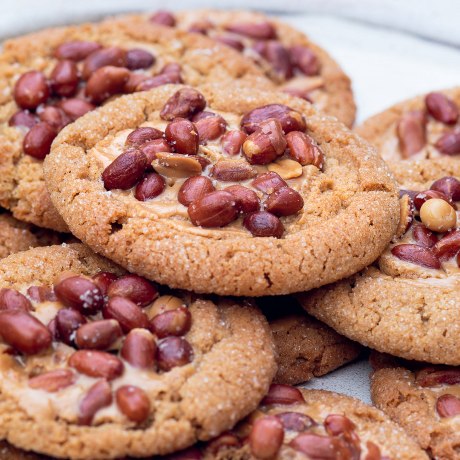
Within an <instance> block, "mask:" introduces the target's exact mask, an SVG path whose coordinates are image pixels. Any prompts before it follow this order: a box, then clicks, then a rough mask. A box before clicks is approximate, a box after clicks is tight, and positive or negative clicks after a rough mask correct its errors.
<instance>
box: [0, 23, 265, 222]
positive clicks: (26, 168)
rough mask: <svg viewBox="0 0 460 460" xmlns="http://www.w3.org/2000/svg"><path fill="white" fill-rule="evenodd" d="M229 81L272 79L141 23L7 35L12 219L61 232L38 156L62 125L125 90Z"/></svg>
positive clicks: (5, 178)
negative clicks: (10, 37)
mask: <svg viewBox="0 0 460 460" xmlns="http://www.w3.org/2000/svg"><path fill="white" fill-rule="evenodd" d="M229 80H231V81H237V82H240V83H244V84H248V85H253V86H254V87H261V88H263V87H266V88H267V87H271V86H272V85H271V83H270V81H269V80H268V79H266V78H265V77H264V76H263V73H262V71H261V70H260V69H259V68H258V67H257V66H256V65H255V64H253V63H252V62H251V61H250V60H248V59H245V58H244V57H242V56H241V55H240V54H239V53H238V52H236V51H234V50H231V49H229V48H228V47H226V46H224V45H220V44H218V43H216V42H214V41H212V40H210V39H208V38H206V37H204V36H198V35H195V34H187V33H184V32H181V31H179V30H175V29H171V30H164V28H162V27H159V26H158V27H155V26H153V25H148V24H145V25H142V24H138V25H129V24H101V25H90V24H85V25H81V26H75V27H65V28H58V29H48V30H44V31H42V32H38V33H34V34H31V35H26V36H23V37H20V38H15V39H12V40H8V41H6V42H5V43H4V45H3V53H2V54H1V55H0V143H1V144H2V146H3V147H2V149H3V150H2V155H3V161H2V163H1V164H0V177H1V180H0V205H1V206H3V207H5V208H7V209H9V210H11V212H12V213H13V215H14V217H16V218H17V219H19V220H23V221H27V222H32V223H34V224H36V225H39V226H41V227H46V228H51V229H54V230H58V231H67V230H68V229H67V226H66V225H65V223H64V222H63V221H62V219H61V218H60V216H59V214H58V213H57V212H56V210H55V209H54V207H53V206H52V204H51V202H50V200H49V196H48V193H47V191H46V188H45V185H44V181H43V174H42V163H43V158H44V157H45V156H46V154H47V153H48V152H49V149H50V145H51V143H52V141H53V139H54V138H55V137H56V135H57V133H58V132H59V131H60V130H61V129H62V128H63V127H64V126H65V125H67V124H68V123H70V122H72V121H74V120H75V119H76V118H78V117H79V116H81V115H82V114H84V113H86V112H87V111H89V110H91V109H94V107H95V106H98V105H101V104H102V103H104V102H105V101H106V100H107V99H110V98H113V97H114V96H116V95H119V94H123V93H126V92H133V91H143V90H146V89H149V88H153V87H156V86H159V85H162V84H165V83H181V82H186V83H188V84H203V83H207V82H216V83H223V82H225V81H229Z"/></svg>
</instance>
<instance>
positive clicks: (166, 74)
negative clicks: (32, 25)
mask: <svg viewBox="0 0 460 460" xmlns="http://www.w3.org/2000/svg"><path fill="white" fill-rule="evenodd" d="M53 58H54V59H55V60H56V61H57V62H56V64H55V66H54V68H53V70H52V71H51V74H50V75H48V76H47V75H45V74H44V73H43V72H41V71H38V70H30V71H28V72H26V73H24V74H22V75H21V76H20V77H19V79H18V80H17V82H16V83H15V86H14V90H13V96H14V100H15V102H16V104H17V105H18V106H19V108H20V110H19V111H18V112H16V113H15V114H14V115H13V116H12V117H11V118H10V120H9V124H10V126H18V127H24V128H26V129H28V132H27V134H26V136H25V137H24V140H23V150H24V152H25V153H26V154H27V155H30V156H32V157H34V158H37V159H40V160H42V159H44V158H45V156H46V155H47V154H48V153H49V151H50V148H51V144H52V142H53V140H54V139H55V137H56V136H57V134H58V133H59V131H60V130H61V129H63V128H64V127H65V126H66V125H68V124H69V123H72V122H73V121H75V120H76V119H77V118H79V117H81V116H83V115H84V114H85V113H87V112H89V111H90V110H93V109H94V108H96V106H98V105H101V104H103V103H104V102H105V101H106V100H107V99H109V98H110V97H112V96H115V95H120V94H126V93H133V92H136V91H146V90H148V89H151V88H155V87H157V86H161V85H165V84H168V83H181V82H182V78H181V67H180V66H179V65H178V64H175V63H172V64H167V65H165V66H164V67H163V68H162V69H161V70H160V72H159V73H158V74H157V75H155V76H152V75H151V71H150V72H148V69H149V68H150V67H152V65H153V64H154V63H155V56H154V55H153V54H152V53H150V52H149V51H146V50H144V49H140V48H134V49H128V50H124V49H122V48H119V47H115V46H112V47H103V46H102V45H100V44H99V43H96V42H86V41H70V42H65V43H63V44H61V45H60V46H58V47H57V48H56V49H55V51H54V56H53Z"/></svg>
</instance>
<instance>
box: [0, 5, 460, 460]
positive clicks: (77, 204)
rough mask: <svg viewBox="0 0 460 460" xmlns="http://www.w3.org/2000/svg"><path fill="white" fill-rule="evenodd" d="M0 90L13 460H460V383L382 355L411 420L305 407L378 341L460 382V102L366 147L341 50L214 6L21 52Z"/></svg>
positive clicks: (342, 407)
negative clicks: (317, 382)
mask: <svg viewBox="0 0 460 460" xmlns="http://www.w3.org/2000/svg"><path fill="white" fill-rule="evenodd" d="M0 74H1V78H0V107H1V109H0V145H1V147H0V148H1V156H2V162H1V163H0V171H1V173H2V174H1V177H2V180H1V182H0V205H1V206H3V208H5V211H4V212H5V214H4V215H2V216H0V217H4V220H1V221H0V231H1V232H2V235H3V234H4V235H5V236H2V237H1V239H0V243H1V247H0V256H2V257H5V258H3V259H2V260H0V373H1V379H0V439H2V440H4V441H3V444H2V447H1V448H0V459H2V460H7V459H8V460H9V459H11V460H14V459H36V460H37V459H46V458H70V459H82V460H97V459H107V460H108V459H121V458H123V459H125V458H169V459H170V460H172V459H176V460H179V459H181V460H193V459H206V460H207V459H215V458H217V459H222V460H231V459H280V460H281V459H299V460H300V459H313V460H316V459H318V460H319V459H338V460H346V459H363V460H379V459H380V460H384V459H393V460H394V459H404V460H405V459H414V460H415V459H423V458H428V456H427V454H426V453H425V450H426V451H428V453H429V454H430V455H434V456H435V457H437V458H445V459H450V458H455V456H456V455H457V454H456V453H455V452H456V441H455V440H454V437H453V436H452V432H454V431H455V425H454V424H455V423H456V422H457V423H458V420H457V419H455V415H457V414H459V413H460V407H459V406H460V400H459V399H457V396H456V395H455V390H456V389H455V388H454V387H452V386H449V387H447V386H446V385H454V384H457V383H459V384H460V378H459V376H460V372H457V370H456V369H451V368H449V369H448V368H437V367H430V368H429V369H428V368H426V366H425V367H422V366H421V365H419V364H417V365H413V364H409V363H408V364H406V365H407V366H408V367H409V368H410V370H405V369H402V368H398V369H394V367H395V366H397V365H398V364H395V361H394V359H393V358H386V357H384V356H383V355H374V359H373V362H374V364H375V368H376V369H377V371H376V374H375V376H374V378H373V382H372V384H373V394H374V398H375V403H376V404H377V405H378V406H379V407H380V408H381V409H383V410H384V411H386V412H387V413H388V415H389V417H388V416H386V415H384V413H383V412H381V411H380V410H378V409H376V408H374V407H370V406H367V405H365V404H363V403H360V402H359V401H356V400H354V399H352V398H349V397H347V396H344V395H338V394H334V393H330V392H325V391H314V390H299V389H297V388H295V387H293V386H290V385H295V384H299V383H301V382H305V381H307V380H309V379H311V378H312V377H317V376H320V375H324V374H326V373H328V372H330V371H332V370H334V369H336V368H337V367H339V366H341V365H343V364H345V363H347V362H349V361H351V360H353V359H355V358H357V357H358V355H359V354H360V353H361V351H362V347H361V345H360V344H363V345H366V346H370V347H372V348H374V349H376V350H378V351H379V352H383V353H390V354H392V355H396V356H399V357H401V358H406V359H417V360H421V361H427V362H430V363H435V364H449V365H457V364H459V363H460V360H459V359H458V355H459V354H458V353H457V349H456V346H455V338H456V332H457V329H458V324H457V323H458V321H457V318H456V315H455V311H456V307H458V306H459V305H460V294H459V292H460V291H459V289H458V287H459V279H460V278H459V268H458V267H459V264H460V260H459V259H460V256H459V250H460V243H459V242H460V238H459V235H460V230H459V229H458V227H459V225H460V224H459V222H460V220H459V217H458V214H457V211H456V209H457V204H459V201H460V182H459V181H458V179H457V178H456V177H455V176H458V175H459V174H460V172H459V169H460V168H459V165H460V162H459V161H458V160H456V159H455V155H457V154H459V153H460V134H459V133H460V129H459V128H458V106H457V103H458V102H459V101H460V92H458V91H451V92H441V93H431V94H430V95H428V96H427V97H426V98H419V99H416V100H413V101H409V102H406V103H403V104H401V105H399V106H397V107H395V108H391V109H389V110H388V111H387V112H385V113H383V114H381V115H378V116H377V117H374V118H372V119H370V120H369V121H367V122H366V123H364V124H363V125H362V126H361V127H359V128H358V129H357V131H358V132H359V134H356V133H354V132H352V131H351V130H350V127H351V126H352V124H353V121H354V116H355V105H354V102H353V97H352V92H351V87H350V81H349V79H348V78H347V76H346V75H345V74H344V73H343V72H342V70H341V69H340V67H339V66H338V65H337V64H336V63H335V62H334V60H333V59H332V58H331V57H330V56H329V55H328V54H327V53H326V52H325V51H324V50H322V49H321V48H319V47H318V46H317V45H315V44H314V43H312V42H311V41H310V40H309V39H308V38H307V37H306V36H305V35H303V34H302V33H300V32H298V31H296V30H294V29H292V28H291V27H290V26H288V25H286V24H283V23H281V22H279V21H278V20H275V19H273V18H268V17H266V16H264V15H262V14H259V13H253V12H225V11H208V10H206V11H185V12H181V13H177V14H172V13H168V12H165V11H160V12H157V13H155V14H147V15H131V16H125V17H118V18H108V19H106V20H105V21H103V22H101V23H98V24H84V25H80V26H73V27H66V28H60V29H52V30H45V31H42V32H38V33H35V34H31V35H27V36H24V37H20V38H16V39H12V40H9V41H7V42H6V43H5V44H4V47H3V53H2V55H1V56H0ZM365 139H367V140H365ZM372 144H374V145H375V146H376V147H377V148H378V151H379V152H378V153H380V156H379V155H378V153H377V149H376V148H375V147H373V146H372ZM394 178H396V180H395V179H394ZM400 190H401V191H400ZM8 212H10V213H11V215H9V214H8ZM15 219H17V220H18V221H16V220H15ZM19 221H21V222H19ZM3 229H4V230H3ZM46 229H47V230H46ZM77 240H79V241H77ZM59 243H61V244H59ZM30 246H44V247H37V248H35V249H29V250H25V249H26V248H28V247H30ZM9 254H10V255H9ZM7 255H8V257H6V256H7ZM331 283H332V284H331ZM300 305H301V306H302V307H304V309H305V310H306V311H307V312H308V313H309V314H311V315H313V316H315V317H317V318H318V319H319V320H320V321H322V322H320V321H318V320H316V319H313V318H312V317H310V316H308V315H307V313H306V312H303V311H302V309H301V308H300ZM323 322H324V323H323ZM340 334H343V335H340ZM350 339H351V340H350ZM352 340H354V341H352ZM355 341H356V342H355ZM413 381H415V385H419V386H420V387H421V388H422V389H415V388H414V383H413ZM389 382H390V383H389ZM427 388H429V390H427ZM414 395H415V396H414ZM427 401H430V403H427ZM406 402H407V404H406ZM431 402H432V403H431ZM422 405H423V411H424V415H423V420H426V422H427V425H428V426H429V428H427V430H425V431H423V432H422V431H420V430H418V429H417V423H418V420H419V418H418V416H417V410H418V408H419V407H422ZM409 414H410V416H409ZM390 417H391V418H392V419H394V420H395V421H396V422H398V423H400V424H401V425H403V426H404V427H405V428H407V429H408V434H407V433H406V432H405V431H404V429H403V428H402V427H400V426H398V425H397V424H396V423H395V422H394V421H391V420H390ZM420 418H422V417H421V416H420ZM27 451H28V452H27ZM47 456H51V457H47ZM163 456H166V457H163Z"/></svg>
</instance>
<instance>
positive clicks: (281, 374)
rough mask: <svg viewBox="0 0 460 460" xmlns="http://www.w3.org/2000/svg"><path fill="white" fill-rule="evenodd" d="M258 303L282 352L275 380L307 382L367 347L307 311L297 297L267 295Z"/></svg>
mask: <svg viewBox="0 0 460 460" xmlns="http://www.w3.org/2000/svg"><path fill="white" fill-rule="evenodd" d="M257 305H258V306H259V307H260V308H261V309H262V312H263V313H264V314H265V315H266V317H267V319H268V323H269V325H270V329H271V331H272V334H273V340H274V342H275V346H276V351H277V354H278V359H277V362H278V372H277V374H276V376H275V379H274V382H275V383H283V384H289V385H297V384H299V383H302V382H307V381H308V380H311V379H312V378H314V377H320V376H322V375H326V374H328V373H329V372H332V371H333V370H335V369H337V368H338V367H340V366H343V365H344V364H346V363H349V362H351V361H353V360H355V359H356V358H357V357H358V356H359V355H360V354H361V352H362V351H363V347H361V346H360V345H359V344H358V343H357V342H352V341H351V340H348V339H347V338H346V337H344V336H342V335H340V334H337V332H335V331H334V330H333V329H331V328H330V327H328V326H326V324H324V323H321V322H320V321H317V320H316V319H315V318H313V317H311V316H310V315H307V314H306V312H305V311H303V310H302V309H301V308H300V306H299V304H298V302H297V301H296V300H295V299H294V298H293V297H290V296H282V297H279V296H277V297H267V298H263V299H261V300H260V301H258V302H257Z"/></svg>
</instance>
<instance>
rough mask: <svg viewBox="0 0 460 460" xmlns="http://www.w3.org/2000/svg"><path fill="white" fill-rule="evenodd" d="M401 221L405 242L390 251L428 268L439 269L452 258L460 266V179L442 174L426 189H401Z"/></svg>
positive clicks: (403, 258) (400, 257)
mask: <svg viewBox="0 0 460 460" xmlns="http://www.w3.org/2000/svg"><path fill="white" fill-rule="evenodd" d="M401 195H402V198H401V224H402V226H403V233H404V234H403V235H402V236H403V238H404V239H405V240H407V242H404V243H399V242H398V243H397V244H396V245H394V246H393V247H392V249H391V253H392V254H393V255H394V256H396V257H398V258H399V259H401V260H405V261H407V262H411V263H415V264H417V265H420V266H422V267H426V268H429V269H442V268H443V267H442V264H443V262H449V261H450V260H452V259H453V258H454V257H456V259H455V262H454V263H455V264H456V266H457V267H460V252H459V250H460V229H459V226H460V220H459V218H458V215H457V214H458V213H457V204H458V202H459V201H460V181H459V180H458V179H456V178H455V177H449V176H448V177H443V178H441V179H438V180H437V181H435V182H433V184H432V185H431V188H430V189H429V190H425V191H422V192H414V191H408V190H402V191H401Z"/></svg>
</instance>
